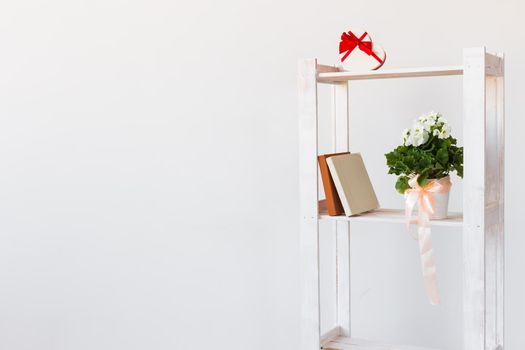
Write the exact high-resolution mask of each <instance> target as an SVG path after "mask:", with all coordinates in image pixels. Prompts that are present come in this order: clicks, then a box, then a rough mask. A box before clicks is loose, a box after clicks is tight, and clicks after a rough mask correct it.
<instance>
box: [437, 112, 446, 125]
mask: <svg viewBox="0 0 525 350" xmlns="http://www.w3.org/2000/svg"><path fill="white" fill-rule="evenodd" d="M437 124H448V121H447V120H446V119H445V118H443V116H441V114H440V115H439V117H438V119H437Z"/></svg>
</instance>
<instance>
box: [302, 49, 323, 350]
mask: <svg viewBox="0 0 525 350" xmlns="http://www.w3.org/2000/svg"><path fill="white" fill-rule="evenodd" d="M316 67H317V60H315V59H308V60H303V61H300V63H299V81H298V83H299V130H300V135H299V142H300V150H299V171H300V177H299V182H300V185H299V187H300V188H299V194H300V205H301V207H300V215H301V222H300V253H301V264H300V266H301V320H302V323H301V341H300V344H301V350H318V349H319V347H320V310H319V308H320V304H319V226H318V204H317V203H318V172H317V152H318V151H317V81H316V75H317V70H316Z"/></svg>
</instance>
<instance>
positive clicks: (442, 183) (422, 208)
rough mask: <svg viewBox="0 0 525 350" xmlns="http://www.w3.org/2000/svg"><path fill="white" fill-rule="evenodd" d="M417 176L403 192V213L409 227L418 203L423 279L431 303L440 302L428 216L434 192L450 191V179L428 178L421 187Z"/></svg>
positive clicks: (418, 236) (432, 204)
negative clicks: (425, 183) (404, 200)
mask: <svg viewBox="0 0 525 350" xmlns="http://www.w3.org/2000/svg"><path fill="white" fill-rule="evenodd" d="M417 178H418V176H417V175H416V176H414V177H412V178H411V179H410V180H409V181H408V184H409V185H410V189H408V190H407V191H406V192H405V197H406V202H405V215H406V218H407V225H408V226H409V227H410V224H411V218H412V211H413V210H414V207H415V205H416V203H417V204H418V218H417V226H418V227H417V232H418V233H417V237H415V239H417V241H418V242H419V254H420V256H421V267H422V272H423V281H424V284H425V289H426V291H427V296H428V299H429V301H430V303H431V304H432V305H437V304H439V303H440V297H439V289H438V285H437V274H436V262H435V260H434V252H433V248H432V237H431V231H430V217H431V215H432V214H434V211H435V200H434V193H446V192H448V191H450V186H451V183H450V179H449V177H448V176H447V177H445V178H442V179H438V180H430V181H429V182H428V184H427V185H425V186H423V187H421V186H419V184H418V182H417Z"/></svg>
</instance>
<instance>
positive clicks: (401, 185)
mask: <svg viewBox="0 0 525 350" xmlns="http://www.w3.org/2000/svg"><path fill="white" fill-rule="evenodd" d="M409 188H410V186H409V185H408V177H407V176H400V177H398V179H397V181H396V190H397V192H399V193H401V194H404V193H405V192H406V190H408V189H409Z"/></svg>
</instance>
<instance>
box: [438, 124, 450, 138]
mask: <svg viewBox="0 0 525 350" xmlns="http://www.w3.org/2000/svg"><path fill="white" fill-rule="evenodd" d="M451 132H452V128H451V127H450V125H448V124H443V126H442V127H441V131H440V133H439V135H438V137H439V138H440V139H446V138H448V137H449V136H450V133H451Z"/></svg>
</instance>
